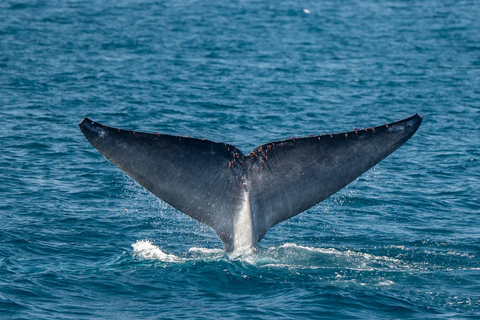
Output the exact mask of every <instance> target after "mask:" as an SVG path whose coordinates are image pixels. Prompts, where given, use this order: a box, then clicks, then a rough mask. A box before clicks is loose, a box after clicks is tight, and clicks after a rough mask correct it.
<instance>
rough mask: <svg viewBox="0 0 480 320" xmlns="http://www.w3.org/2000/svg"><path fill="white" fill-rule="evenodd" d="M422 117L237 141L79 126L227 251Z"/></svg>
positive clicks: (379, 152) (384, 152)
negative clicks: (246, 147) (245, 147)
mask: <svg viewBox="0 0 480 320" xmlns="http://www.w3.org/2000/svg"><path fill="white" fill-rule="evenodd" d="M421 122H422V117H420V116H419V115H417V114H415V115H414V116H412V117H409V118H407V119H404V120H401V121H397V122H393V123H390V124H387V125H383V126H378V127H374V128H365V129H361V130H360V129H355V130H354V131H350V132H344V133H336V134H329V135H320V136H311V137H308V138H293V139H289V140H285V141H275V142H271V143H267V144H264V145H261V146H259V147H257V148H255V149H254V150H253V151H251V152H250V153H249V154H248V155H244V154H243V153H242V152H241V151H240V150H239V149H238V148H237V147H235V146H232V145H229V144H225V143H216V142H212V141H208V140H201V139H195V138H189V137H182V136H171V135H165V134H159V133H143V132H134V131H129V130H123V129H118V128H112V127H107V126H105V125H102V124H100V123H97V122H94V121H92V120H90V119H87V118H84V119H83V120H82V121H81V122H80V124H79V126H80V129H81V130H82V132H83V134H84V135H85V137H86V138H87V139H88V141H90V143H91V144H92V145H93V146H94V147H95V148H96V149H97V150H98V151H99V152H100V153H101V154H102V155H103V156H105V158H107V159H108V160H109V161H111V162H112V163H113V164H114V165H116V166H117V167H118V168H120V169H121V170H122V171H124V172H125V173H126V174H127V175H129V176H130V177H131V178H133V179H134V180H135V181H137V182H138V183H139V184H140V185H142V186H143V187H145V188H146V189H147V190H149V191H150V192H152V193H153V194H154V195H156V196H157V197H159V198H160V199H162V200H163V201H165V202H166V203H168V204H170V205H171V206H172V207H174V208H176V209H177V210H179V211H181V212H183V213H185V214H186V215H188V216H190V217H192V218H193V219H195V220H197V221H199V222H201V223H204V224H206V225H208V226H210V227H212V228H213V229H214V230H215V232H216V234H217V235H218V237H219V238H220V239H221V240H222V242H223V245H224V248H225V251H227V252H229V253H230V252H233V251H240V250H243V249H245V248H251V247H252V246H255V245H256V244H257V243H258V242H259V241H260V240H261V239H262V238H263V237H264V236H265V234H266V233H267V231H268V229H269V228H271V227H272V226H274V225H276V224H277V223H279V222H282V221H284V220H287V219H289V218H291V217H293V216H295V215H297V214H299V213H301V212H303V211H305V210H306V209H308V208H310V207H312V206H314V205H315V204H317V203H319V202H321V201H323V200H324V199H326V198H328V197H329V196H330V195H332V194H334V193H335V192H337V191H338V190H340V189H341V188H343V187H344V186H346V185H347V184H349V183H350V182H352V181H353V180H355V179H356V178H357V177H358V176H360V175H361V174H362V173H364V172H365V171H367V170H368V169H370V168H371V167H373V166H374V165H375V164H377V163H378V162H380V161H381V160H383V159H384V158H385V157H386V156H388V155H389V154H391V153H392V152H393V151H395V150H396V149H397V148H399V147H400V146H401V145H403V144H404V143H405V142H406V141H407V140H408V139H409V138H410V137H411V136H412V135H413V134H414V133H415V132H416V131H417V129H418V127H419V126H420V124H421Z"/></svg>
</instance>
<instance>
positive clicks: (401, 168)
mask: <svg viewBox="0 0 480 320" xmlns="http://www.w3.org/2000/svg"><path fill="white" fill-rule="evenodd" d="M479 14H480V3H479V2H478V1H474V0H472V1H453V0H438V1H410V0H404V1H376V0H362V1H360V0H345V1H332V0H330V1H327V0H322V1H310V0H306V1H291V0H284V1H282V0H280V1H258V0H257V1H240V0H237V1H176V0H172V1H134V0H120V1H94V0H92V1H87V0H77V1H74V0H72V1H55V0H52V1H41V0H38V1H35V0H30V1H8V0H6V1H2V2H0V119H1V125H0V194H1V196H0V318H1V319H177V318H179V319H193V318H195V319H212V318H214V319H225V318H229V319H230V318H234V319H478V318H479V317H480V188H479V185H480V129H479V128H480V32H479V30H480V19H478V16H479ZM415 113H419V114H421V115H423V116H424V121H423V124H422V126H421V127H420V129H419V131H418V132H417V133H416V134H415V135H414V136H413V137H412V139H411V140H410V141H408V142H407V143H406V144H405V145H404V146H403V147H401V148H400V149H399V150H398V151H396V152H395V153H394V154H392V155H391V156H389V157H388V158H387V159H385V160H384V161H382V162H381V163H379V164H378V165H377V166H376V167H374V168H373V169H371V170H370V171H368V172H367V173H365V174H364V175H362V176H361V177H359V178H358V179H357V180H356V181H354V182H353V183H352V184H350V185H349V186H347V187H346V188H345V189H343V190H341V191H339V192H338V193H336V194H335V195H333V196H332V197H330V198H329V199H327V200H326V201H324V202H323V203H321V204H319V205H317V206H315V207H313V208H311V209H309V210H307V211H306V212H304V213H302V214H300V215H298V216H296V217H294V218H292V219H290V220H288V221H286V222H284V223H281V224H279V225H277V226H275V227H274V228H272V229H271V230H270V231H269V232H268V234H267V235H266V237H265V238H264V240H262V242H261V243H260V247H259V248H258V249H256V250H255V251H254V252H252V253H248V254H244V255H241V256H228V255H225V254H224V253H223V250H222V244H221V242H220V241H219V240H218V238H217V237H216V235H215V234H214V232H213V231H212V230H211V229H210V228H208V227H206V226H203V225H201V224H199V223H197V222H195V221H193V220H192V219H190V218H188V217H187V216H185V215H183V214H182V213H180V212H178V211H176V210H174V209H172V208H171V207H169V206H168V205H166V204H165V203H163V202H162V201H160V200H159V199H157V198H155V197H154V196H152V195H151V194H149V193H148V192H147V191H146V190H145V189H143V188H142V187H140V186H139V185H137V184H136V183H134V182H133V181H132V180H131V179H129V178H128V177H126V176H125V175H124V174H123V173H122V172H121V171H120V170H118V169H117V168H115V167H114V166H113V165H112V164H110V163H109V162H108V161H107V160H105V159H104V158H103V157H102V156H101V155H100V154H99V153H98V152H97V151H96V150H95V149H94V148H93V147H92V146H91V145H90V144H89V143H88V141H87V140H86V139H85V138H84V137H83V135H82V133H81V132H80V130H79V129H78V126H77V124H78V123H79V122H80V121H81V119H82V118H83V117H85V116H88V117H89V118H91V119H93V120H95V121H99V122H102V123H104V124H107V125H110V126H116V127H122V128H131V129H134V130H140V131H146V132H152V131H158V132H162V133H167V134H174V135H185V136H192V137H198V138H205V139H210V140H213V141H218V142H226V143H230V144H234V145H237V146H238V147H239V148H240V149H241V150H242V151H244V152H249V151H250V150H251V149H253V148H254V147H255V146H257V145H259V144H262V143H266V142H269V141H273V140H278V139H286V138H290V137H292V136H307V135H310V134H322V133H330V132H342V131H347V130H352V129H353V128H355V127H359V128H363V127H365V126H375V125H381V124H383V123H388V122H391V121H396V120H400V119H403V118H406V117H407V116H410V115H412V114H415ZM298 192H301V190H298Z"/></svg>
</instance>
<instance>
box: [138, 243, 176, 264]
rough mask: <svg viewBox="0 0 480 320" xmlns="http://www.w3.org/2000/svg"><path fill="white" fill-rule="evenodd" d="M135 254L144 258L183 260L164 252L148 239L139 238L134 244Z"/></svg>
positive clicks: (166, 260)
mask: <svg viewBox="0 0 480 320" xmlns="http://www.w3.org/2000/svg"><path fill="white" fill-rule="evenodd" d="M132 247H133V254H134V256H135V257H137V258H139V259H143V260H158V261H163V262H179V261H183V259H182V258H179V257H177V256H175V255H173V254H167V253H165V252H163V251H162V250H161V249H160V248H159V247H158V246H156V245H153V244H152V243H151V242H150V241H148V240H138V241H137V242H136V243H134V244H132Z"/></svg>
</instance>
